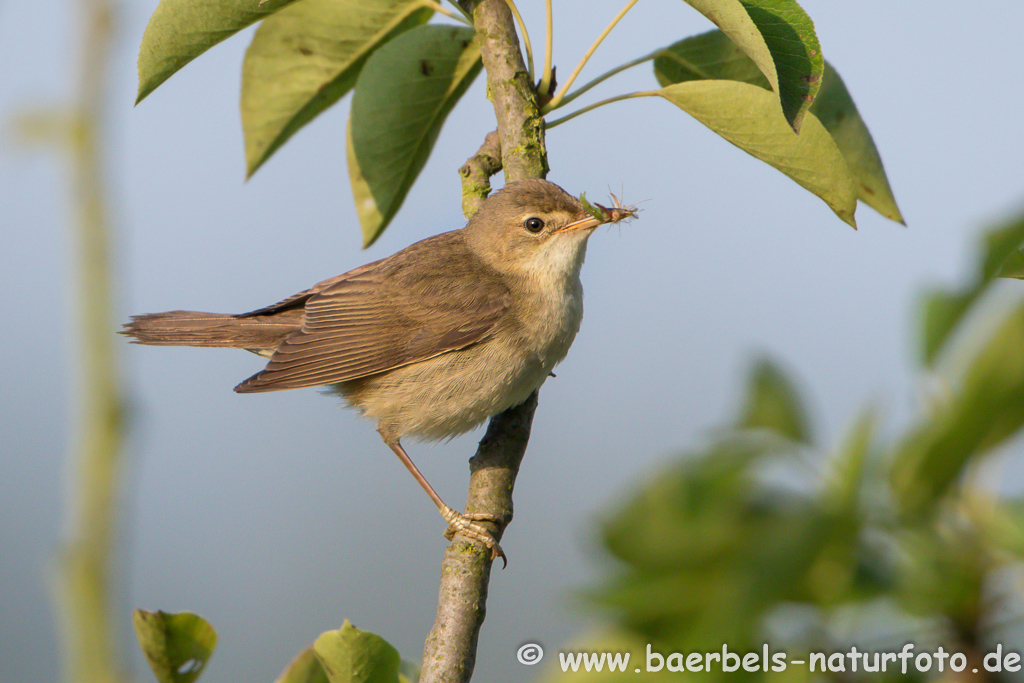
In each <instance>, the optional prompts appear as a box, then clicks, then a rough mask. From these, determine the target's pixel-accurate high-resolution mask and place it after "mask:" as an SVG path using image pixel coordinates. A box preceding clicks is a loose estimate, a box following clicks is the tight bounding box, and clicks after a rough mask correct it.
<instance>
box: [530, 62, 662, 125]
mask: <svg viewBox="0 0 1024 683" xmlns="http://www.w3.org/2000/svg"><path fill="white" fill-rule="evenodd" d="M667 52H668V51H667V50H665V49H664V48H659V49H657V50H655V51H654V52H651V53H650V54H646V55H644V56H643V57H637V58H636V59H634V60H632V61H630V62H626V63H625V64H620V65H619V66H617V67H615V68H614V69H611V70H610V71H605V72H604V73H603V74H601V75H600V76H598V77H597V78H595V79H594V80H592V81H590V82H589V83H587V84H586V85H583V86H581V87H580V88H578V89H577V90H574V91H572V92H571V93H569V94H568V95H566V96H565V97H563V98H562V101H561V102H559V103H558V104H557V105H556V106H555V107H550V106H548V107H545V108H544V113H548V112H549V111H551V110H552V109H556V108H558V107H564V106H565V105H567V104H569V103H570V102H572V101H573V100H575V99H576V98H577V97H579V96H580V95H582V94H583V93H585V92H587V91H588V90H590V89H591V88H593V87H594V86H596V85H600V84H601V83H603V82H605V81H606V80H608V79H609V78H611V77H612V76H614V75H616V74H619V73H622V72H623V71H625V70H626V69H631V68H633V67H634V66H637V65H639V64H643V63H644V62H649V61H651V60H652V59H656V58H658V57H660V56H662V55H663V54H666V53H667Z"/></svg>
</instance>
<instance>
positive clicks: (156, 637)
mask: <svg viewBox="0 0 1024 683" xmlns="http://www.w3.org/2000/svg"><path fill="white" fill-rule="evenodd" d="M132 623H133V624H134V626H135V637H136V638H137V639H138V641H139V646H140V647H141V648H142V652H143V654H145V655H146V660H147V661H148V662H149V666H150V668H151V669H152V670H153V675H154V676H156V679H157V680H158V681H160V683H192V681H194V680H196V679H197V678H199V674H201V673H202V672H203V669H204V668H205V667H206V663H207V662H209V661H210V656H211V655H212V654H213V649H214V647H216V646H217V632H216V631H214V630H213V626H211V625H210V623H209V622H208V621H206V619H203V618H202V617H201V616H199V615H198V614H192V613H191V612H177V613H173V614H172V613H168V612H160V611H157V612H146V611H144V610H141V609H137V610H135V611H134V612H133V613H132Z"/></svg>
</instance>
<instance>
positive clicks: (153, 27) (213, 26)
mask: <svg viewBox="0 0 1024 683" xmlns="http://www.w3.org/2000/svg"><path fill="white" fill-rule="evenodd" d="M294 1H295V0H266V1H265V2H263V3H262V4H261V3H259V2H258V0H203V1H202V2H196V0H160V4H159V5H157V7H156V10H155V11H154V12H153V16H152V17H150V18H149V24H147V25H146V31H145V32H144V33H143V34H142V45H141V46H140V47H139V93H138V95H137V97H136V98H135V103H136V104H138V103H139V102H141V101H142V100H143V99H144V98H145V97H146V96H147V95H148V94H149V93H151V92H153V91H154V90H156V88H157V86H159V85H160V84H161V83H163V82H164V81H166V80H167V79H168V78H170V77H171V76H172V75H173V74H174V73H175V72H176V71H177V70H178V69H180V68H181V67H183V66H185V65H186V64H188V63H189V62H191V61H192V60H193V59H195V58H196V57H198V56H199V55H201V54H203V53H204V52H206V51H207V50H208V49H210V48H211V47H213V46H214V45H216V44H217V43H219V42H221V41H222V40H225V39H226V38H230V37H231V36H232V35H234V34H235V33H237V32H239V31H241V30H242V29H243V28H245V27H246V26H249V25H250V24H253V23H255V22H257V21H259V20H260V19H262V18H264V17H266V16H267V15H269V14H273V13H274V12H276V11H278V10H279V9H281V8H282V7H285V6H286V5H289V4H291V3H292V2H294Z"/></svg>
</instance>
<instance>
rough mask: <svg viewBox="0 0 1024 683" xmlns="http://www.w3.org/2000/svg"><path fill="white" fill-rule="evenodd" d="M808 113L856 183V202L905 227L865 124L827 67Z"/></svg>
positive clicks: (851, 100) (847, 94)
mask: <svg viewBox="0 0 1024 683" xmlns="http://www.w3.org/2000/svg"><path fill="white" fill-rule="evenodd" d="M810 111H811V113H812V114H814V116H815V117H817V119H818V120H819V121H821V124H822V125H823V126H825V130H827V131H828V132H829V134H830V135H831V136H832V139H833V140H835V141H836V146H837V147H839V151H840V152H842V154H843V158H844V159H846V163H847V164H849V165H850V172H851V173H852V174H853V178H854V180H855V181H856V183H857V198H858V199H859V200H861V201H862V202H864V203H865V204H867V205H868V206H870V207H871V208H872V209H874V210H875V211H877V212H878V213H880V214H882V215H883V216H885V217H886V218H888V219H890V220H894V221H896V222H897V223H903V224H905V222H904V220H903V214H902V213H900V209H899V207H898V206H896V197H895V196H893V193H892V188H891V187H890V186H889V178H888V177H887V176H886V175H885V167H884V166H882V157H881V155H880V154H879V153H878V148H877V147H875V141H874V140H873V139H872V138H871V132H870V131H868V127H867V124H865V123H864V119H862V118H861V116H860V113H859V112H858V111H857V105H856V104H854V103H853V98H852V97H851V96H850V92H849V91H848V90H847V89H846V85H845V84H844V83H843V79H842V78H840V77H839V74H838V73H837V72H836V70H835V69H833V68H832V66H831V65H830V64H828V63H826V64H825V74H824V76H823V78H822V81H821V90H819V91H818V97H817V98H815V100H814V104H812V105H811V110H810Z"/></svg>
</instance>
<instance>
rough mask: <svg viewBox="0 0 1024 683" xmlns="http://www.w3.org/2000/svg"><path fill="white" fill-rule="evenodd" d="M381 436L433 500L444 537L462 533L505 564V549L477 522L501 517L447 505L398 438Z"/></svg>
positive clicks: (449, 537) (494, 520) (492, 520)
mask: <svg viewBox="0 0 1024 683" xmlns="http://www.w3.org/2000/svg"><path fill="white" fill-rule="evenodd" d="M378 431H379V430H378ZM381 438H383V439H384V443H386V444H387V445H388V447H389V448H390V449H391V450H392V451H394V452H395V455H397V456H398V459H399V460H401V461H402V464H403V465H405V468H406V469H407V470H409V473H410V474H412V476H413V478H414V479H416V481H417V482H419V485H420V486H422V487H423V490H424V491H426V492H427V495H428V496H430V500H432V501H434V505H436V506H437V509H438V511H439V512H440V513H441V517H443V518H444V521H446V522H448V529H447V530H446V531H445V532H444V535H445V538H447V539H448V540H451V539H452V537H453V536H455V534H462V535H463V536H465V537H466V538H469V539H471V540H474V541H480V542H481V543H483V544H484V545H485V546H487V547H488V548H489V549H490V551H491V560H494V558H496V557H500V558H501V561H502V562H503V563H504V564H505V565H507V564H508V560H507V559H506V558H505V551H503V550H502V549H501V546H500V545H498V542H497V541H496V540H494V536H492V535H491V532H490V531H488V530H487V528H486V527H484V526H482V525H480V524H477V522H494V523H496V524H500V523H501V519H500V518H498V517H497V516H495V515H492V514H488V513H485V512H480V513H470V514H468V515H467V514H464V513H461V512H459V511H458V510H454V509H452V508H451V507H449V506H448V505H447V504H445V502H444V501H443V500H441V496H439V495H437V491H435V490H434V487H433V486H431V485H430V482H428V481H427V478H426V477H424V476H423V473H422V472H420V470H419V468H418V467H416V464H415V463H413V461H412V458H410V457H409V454H408V453H406V452H405V449H404V448H402V444H401V443H399V441H398V439H389V438H387V437H386V436H384V434H383V433H382V434H381Z"/></svg>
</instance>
